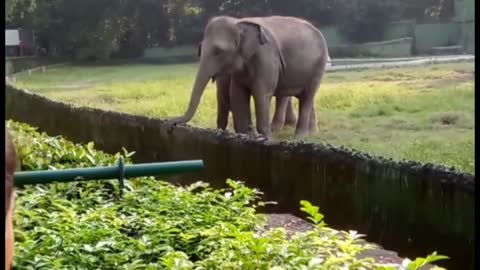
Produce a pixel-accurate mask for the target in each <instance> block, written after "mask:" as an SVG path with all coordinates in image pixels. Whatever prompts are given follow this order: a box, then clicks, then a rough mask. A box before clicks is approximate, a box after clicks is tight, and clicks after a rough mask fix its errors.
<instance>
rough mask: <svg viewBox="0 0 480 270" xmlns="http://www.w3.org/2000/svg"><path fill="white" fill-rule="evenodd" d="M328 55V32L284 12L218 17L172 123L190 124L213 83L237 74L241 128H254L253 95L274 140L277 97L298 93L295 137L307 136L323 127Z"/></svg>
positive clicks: (234, 100) (284, 100)
mask: <svg viewBox="0 0 480 270" xmlns="http://www.w3.org/2000/svg"><path fill="white" fill-rule="evenodd" d="M327 59H328V50H327V44H326V41H325V38H324V37H323V34H322V33H321V32H320V31H319V30H318V29H317V28H315V27H314V26H313V25H312V24H310V23H309V22H307V21H305V20H302V19H298V18H293V17H283V16H271V17H253V18H242V19H238V18H233V17H228V16H219V17H214V18H212V19H211V20H210V21H209V22H208V24H207V26H206V28H205V32H204V37H203V41H202V55H201V57H200V66H199V70H198V72H197V76H196V78H195V83H194V86H193V91H192V95H191V98H190V103H189V106H188V109H187V111H186V113H185V114H184V115H183V116H181V117H176V118H174V119H171V120H169V121H168V123H169V124H176V123H185V122H188V121H189V120H190V119H191V118H192V117H193V115H194V113H195V111H196V109H197V107H198V104H199V102H200V98H201V96H202V94H203V91H204V90H205V87H206V85H207V83H208V81H209V80H210V79H211V78H216V77H218V76H222V75H231V76H230V101H231V102H230V106H231V110H232V114H233V122H234V128H235V131H236V132H239V133H248V131H249V125H250V122H249V118H250V106H249V104H250V96H253V99H254V102H255V113H256V120H257V123H256V124H257V125H256V126H257V131H258V132H259V133H260V134H263V135H264V136H265V137H267V138H271V126H270V104H271V99H272V97H274V96H275V97H277V101H280V102H279V104H280V105H282V104H288V100H289V98H290V97H292V96H294V97H297V98H298V99H299V102H300V106H299V114H298V120H297V126H296V129H295V136H296V137H297V138H303V137H305V136H307V135H308V133H309V131H311V132H314V131H315V130H316V129H317V123H316V117H315V110H314V98H315V95H316V93H317V91H318V87H319V85H320V82H321V79H322V76H323V73H324V71H325V66H326V63H327ZM285 107H287V106H285ZM277 112H278V111H277ZM278 113H279V114H280V115H281V113H282V112H278ZM310 123H311V124H310Z"/></svg>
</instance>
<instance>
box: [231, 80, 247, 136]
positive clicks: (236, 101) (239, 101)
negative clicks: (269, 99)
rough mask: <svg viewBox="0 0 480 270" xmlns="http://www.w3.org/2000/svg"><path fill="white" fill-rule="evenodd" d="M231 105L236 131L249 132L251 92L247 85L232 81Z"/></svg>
mask: <svg viewBox="0 0 480 270" xmlns="http://www.w3.org/2000/svg"><path fill="white" fill-rule="evenodd" d="M230 106H231V110H232V116H233V127H234V130H235V132H236V133H244V134H248V133H249V131H250V126H251V122H252V120H251V113H250V92H249V91H248V89H246V88H245V87H243V86H241V85H240V84H238V83H236V82H235V79H234V78H232V80H231V81H230Z"/></svg>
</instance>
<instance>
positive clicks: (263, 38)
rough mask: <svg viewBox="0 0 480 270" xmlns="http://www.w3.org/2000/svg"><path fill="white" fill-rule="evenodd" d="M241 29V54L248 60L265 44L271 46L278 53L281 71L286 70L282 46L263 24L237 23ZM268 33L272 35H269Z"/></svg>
mask: <svg viewBox="0 0 480 270" xmlns="http://www.w3.org/2000/svg"><path fill="white" fill-rule="evenodd" d="M237 24H238V26H239V28H240V44H239V48H240V54H241V55H242V56H243V58H244V59H246V60H248V59H249V58H250V57H252V56H253V55H254V54H255V52H256V51H257V49H258V47H259V46H261V45H264V44H271V45H272V46H271V47H272V48H275V50H276V51H277V53H278V56H279V60H280V65H281V70H283V69H284V68H285V61H284V59H283V54H282V51H281V49H280V44H279V43H278V41H277V40H276V39H275V37H274V36H273V35H272V34H271V32H269V31H268V29H266V28H265V27H264V26H262V24H261V23H258V22H255V21H250V20H249V21H247V20H242V21H240V22H238V23H237ZM268 33H269V34H270V35H268Z"/></svg>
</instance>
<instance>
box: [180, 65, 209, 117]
mask: <svg viewBox="0 0 480 270" xmlns="http://www.w3.org/2000/svg"><path fill="white" fill-rule="evenodd" d="M211 77H212V74H211V72H210V71H209V69H208V68H207V65H206V64H205V62H204V61H203V59H202V61H200V67H199V69H198V72H197V76H196V78H195V83H194V84H193V89H192V95H191V97H190V103H189V104H188V109H187V112H186V113H185V114H184V120H185V121H186V122H188V121H190V119H192V117H193V115H194V114H195V112H196V110H197V107H198V104H199V103H200V98H201V97H202V94H203V91H204V90H205V87H206V86H207V83H208V81H209V80H210V78H211Z"/></svg>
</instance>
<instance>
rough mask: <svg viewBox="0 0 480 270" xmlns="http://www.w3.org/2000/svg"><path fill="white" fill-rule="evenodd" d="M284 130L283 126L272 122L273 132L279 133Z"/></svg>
mask: <svg viewBox="0 0 480 270" xmlns="http://www.w3.org/2000/svg"><path fill="white" fill-rule="evenodd" d="M282 128H283V124H281V123H279V122H272V132H277V131H279V130H281V129H282Z"/></svg>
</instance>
